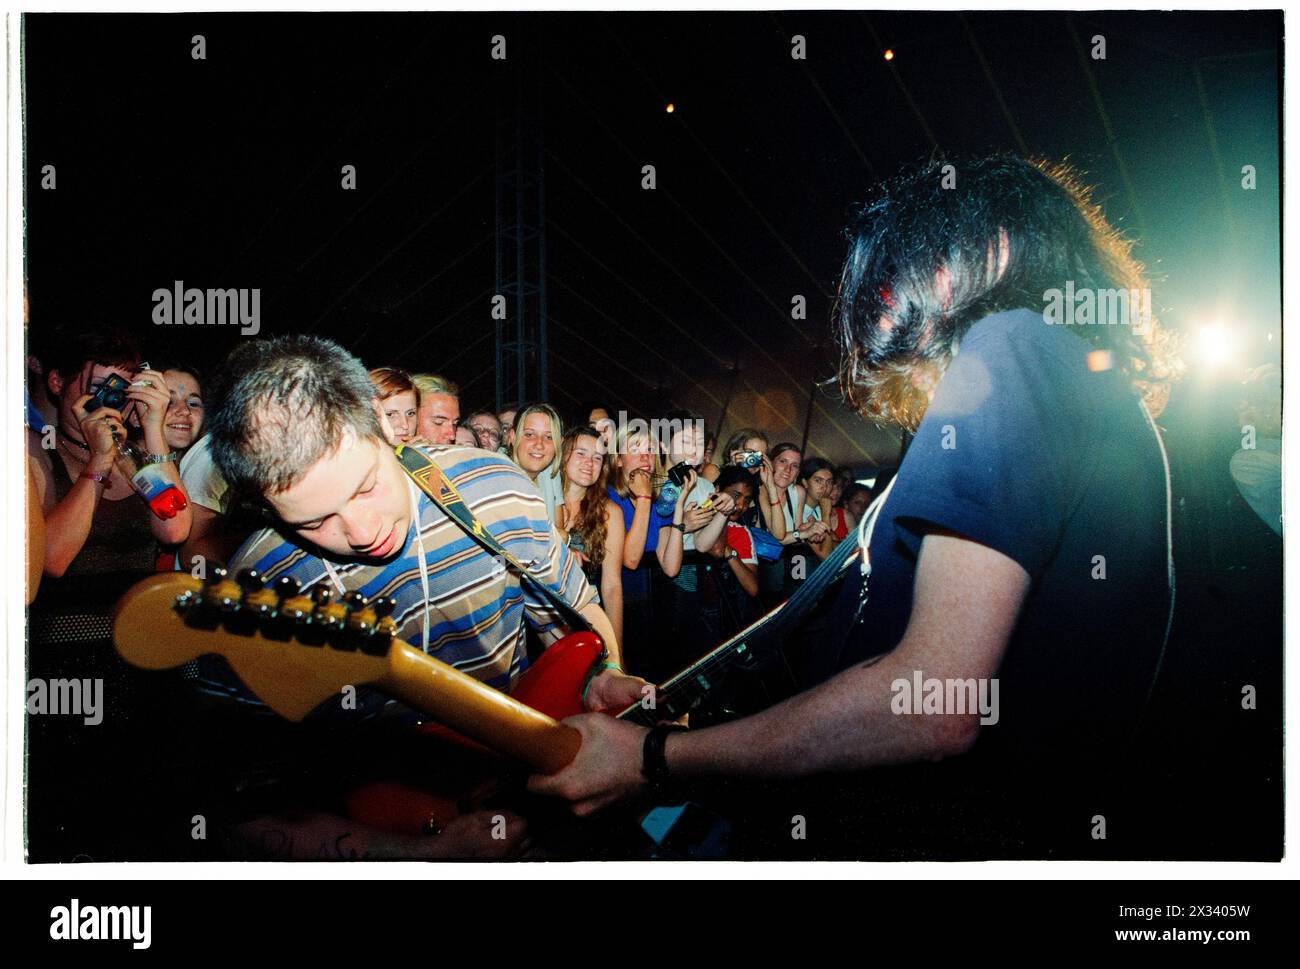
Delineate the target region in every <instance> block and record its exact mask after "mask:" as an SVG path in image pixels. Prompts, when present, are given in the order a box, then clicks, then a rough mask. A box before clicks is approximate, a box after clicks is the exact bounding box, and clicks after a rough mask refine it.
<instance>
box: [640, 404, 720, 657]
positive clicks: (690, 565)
mask: <svg viewBox="0 0 1300 969" xmlns="http://www.w3.org/2000/svg"><path fill="white" fill-rule="evenodd" d="M703 427H704V421H703V420H702V419H701V418H700V417H699V416H698V415H696V414H694V413H692V412H690V411H686V410H673V411H669V412H668V413H667V414H665V415H664V418H663V421H662V423H661V428H662V430H661V432H660V443H661V448H662V451H663V453H664V454H665V455H666V459H665V463H666V464H667V466H668V467H669V468H672V467H675V466H678V465H683V464H684V465H687V466H688V467H690V468H691V469H693V470H697V471H698V469H699V468H700V466H701V465H702V464H703V463H704V435H703V433H702V431H703ZM661 490H662V489H661ZM706 503H707V507H706ZM658 504H659V506H660V510H661V511H662V510H663V504H664V503H663V502H659V503H658ZM685 508H686V516H685V518H686V532H685V534H684V535H683V537H682V567H681V570H680V571H679V572H678V573H677V575H676V576H675V577H674V578H673V579H672V581H671V584H670V585H668V586H666V587H665V591H666V592H667V593H668V597H667V598H666V599H661V600H659V601H658V602H657V603H656V608H658V609H659V610H660V612H661V613H662V618H663V620H664V621H665V622H666V623H668V629H669V634H668V637H667V640H666V644H665V645H666V649H667V652H666V653H665V657H664V658H665V661H666V662H668V663H669V664H670V665H671V666H672V667H673V669H671V670H670V674H671V673H675V672H677V670H678V669H681V668H683V667H685V666H687V665H689V664H690V663H692V662H694V661H695V660H696V659H698V658H699V657H701V656H703V655H704V654H705V653H707V652H709V650H711V649H713V648H714V647H715V646H717V645H718V643H719V642H720V641H721V640H720V638H719V628H720V627H719V623H718V622H717V617H716V613H717V608H718V607H717V601H716V596H714V595H713V589H712V587H711V583H710V581H709V580H708V577H707V573H708V570H710V569H715V568H716V567H717V563H716V562H715V561H713V559H712V558H711V557H710V556H709V555H707V554H706V553H707V551H708V549H710V548H711V547H712V546H713V545H714V544H715V543H716V542H717V540H718V538H719V537H721V536H722V535H723V534H724V533H725V530H726V525H727V520H726V517H725V516H726V513H727V512H729V511H731V510H732V502H731V496H730V495H725V494H721V493H715V489H714V486H713V485H712V484H711V483H710V482H709V481H707V480H705V479H704V478H703V477H698V478H697V479H696V481H695V486H694V488H692V489H690V490H687V491H686V504H685Z"/></svg>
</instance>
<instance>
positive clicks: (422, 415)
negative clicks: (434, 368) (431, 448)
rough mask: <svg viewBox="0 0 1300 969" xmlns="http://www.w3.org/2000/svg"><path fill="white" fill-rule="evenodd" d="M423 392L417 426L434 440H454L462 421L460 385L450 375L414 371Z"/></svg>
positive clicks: (417, 413)
mask: <svg viewBox="0 0 1300 969" xmlns="http://www.w3.org/2000/svg"><path fill="white" fill-rule="evenodd" d="M411 383H413V384H415V389H416V390H417V391H419V393H420V403H419V408H418V410H417V411H416V416H415V426H416V428H417V429H418V430H419V434H420V437H422V438H424V439H425V440H426V441H428V442H429V443H430V444H451V443H452V442H453V441H455V440H456V426H457V425H458V424H459V423H460V388H458V387H457V386H456V385H455V384H454V383H452V382H451V381H450V380H448V379H447V378H446V377H439V376H436V375H435V374H430V373H416V374H411Z"/></svg>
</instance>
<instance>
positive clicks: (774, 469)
mask: <svg viewBox="0 0 1300 969" xmlns="http://www.w3.org/2000/svg"><path fill="white" fill-rule="evenodd" d="M57 342H58V345H59V347H60V355H59V356H50V357H48V358H47V359H45V360H38V359H37V358H35V357H32V358H30V359H29V365H30V366H31V367H32V369H33V372H34V373H33V375H34V377H36V378H38V379H34V380H33V381H32V391H31V392H30V397H31V406H30V407H29V416H28V425H29V430H30V434H29V445H30V447H29V459H30V462H31V470H32V474H33V478H34V481H35V485H36V492H35V493H36V496H37V500H38V502H39V505H40V510H41V512H42V513H43V517H44V524H45V529H44V534H45V536H46V537H45V550H44V574H45V576H46V578H45V580H44V581H45V582H46V584H47V593H46V595H44V596H42V597H41V600H40V601H39V602H38V603H37V604H36V608H35V614H36V615H37V616H41V615H43V614H45V613H46V609H45V605H46V602H47V600H48V601H52V600H53V599H54V598H55V596H54V595H53V594H52V591H51V590H52V589H53V588H55V587H59V588H62V587H64V586H66V584H67V581H68V580H75V579H76V578H77V577H79V576H89V575H94V576H97V578H96V579H95V581H94V582H93V583H92V584H93V587H94V590H95V592H94V596H93V601H92V600H88V599H87V597H86V596H85V595H78V596H76V599H77V601H78V602H79V603H80V605H79V606H78V609H79V610H80V611H79V613H78V614H82V613H86V612H97V613H99V614H100V615H107V610H108V608H109V607H110V606H111V604H112V601H113V599H114V597H115V596H116V595H118V594H120V592H121V591H122V589H123V588H124V587H125V585H126V584H129V581H130V580H131V579H132V578H133V577H138V576H139V574H140V573H142V572H143V571H144V570H145V569H147V568H156V569H182V570H186V571H190V570H192V569H194V568H195V565H196V563H198V562H200V561H202V562H204V563H205V564H210V565H216V564H220V563H225V562H226V561H228V560H229V559H230V557H231V556H232V555H233V553H234V552H235V550H236V549H237V548H238V547H239V545H240V544H241V543H242V542H243V541H244V540H245V539H247V538H248V537H249V536H250V535H251V534H252V533H253V531H254V530H256V529H257V528H260V527H261V526H262V525H263V524H265V522H264V521H263V520H262V519H261V518H260V516H259V515H258V514H257V509H256V508H255V507H251V506H250V503H249V502H247V501H245V502H240V501H239V500H238V496H237V495H235V494H234V493H232V491H231V489H230V488H229V487H228V486H227V483H226V481H225V480H224V479H223V477H222V475H221V473H220V471H219V470H218V468H217V466H216V464H215V463H214V461H213V459H212V454H211V451H210V448H209V441H208V438H207V435H206V431H207V430H208V427H207V425H206V423H205V413H206V412H207V411H208V410H210V409H211V408H212V407H213V405H214V403H215V402H214V401H213V399H212V397H211V392H210V389H209V388H207V387H206V386H205V383H206V381H205V379H204V375H203V373H202V372H201V371H200V370H199V369H198V368H195V367H193V366H190V365H187V364H182V363H179V362H176V363H172V362H168V363H165V364H161V365H158V366H150V365H149V364H148V363H146V362H144V360H145V356H148V354H145V355H142V353H141V351H140V349H139V348H138V347H137V346H136V345H135V344H134V342H133V341H132V339H131V337H130V336H128V335H126V334H124V333H121V332H117V331H113V330H90V331H83V332H80V333H67V334H61V335H60V338H59V340H58V341H57ZM113 375H116V376H118V377H120V378H122V379H123V380H124V381H126V382H127V383H128V384H129V385H130V387H129V388H128V389H127V390H126V403H125V404H123V405H122V406H121V407H120V408H113V407H106V406H105V407H97V408H95V409H93V410H87V405H88V404H90V402H91V401H92V400H94V399H95V396H96V394H97V393H98V392H99V391H100V389H101V387H103V386H104V382H105V381H106V380H108V379H109V378H110V377H111V376H113ZM369 375H370V379H371V382H372V384H373V387H374V394H375V400H376V401H377V402H378V403H377V410H378V413H379V416H380V418H381V420H382V421H383V422H384V424H385V426H386V428H387V430H389V431H390V432H391V435H392V440H393V442H394V443H400V444H409V443H413V442H414V443H417V444H429V445H437V446H443V447H449V448H451V447H469V448H478V449H482V450H485V451H489V452H493V453H499V454H503V455H505V456H507V457H508V458H509V459H510V460H511V461H513V462H514V463H515V464H516V465H517V466H518V467H519V469H520V470H522V471H523V473H524V474H525V475H526V476H527V478H528V480H529V481H530V482H531V483H532V484H533V485H534V486H535V487H536V489H537V492H538V493H539V494H540V496H541V497H542V500H543V501H544V502H545V505H546V512H547V516H548V518H549V520H550V522H551V523H552V524H553V525H554V526H555V528H556V530H557V532H558V534H559V536H560V538H561V540H562V541H563V542H564V543H565V544H566V545H567V547H568V548H569V549H570V550H571V551H572V553H573V554H574V555H575V556H576V557H577V559H578V561H579V562H580V564H581V567H582V570H583V572H584V573H585V575H586V577H587V580H588V581H589V582H590V584H591V585H592V587H593V588H594V589H596V590H597V594H598V597H599V602H600V603H601V605H602V607H603V609H604V611H605V613H606V614H607V615H608V617H609V620H610V623H611V625H612V627H613V630H614V634H615V636H616V637H617V639H618V640H619V642H620V643H622V644H623V646H624V655H625V657H626V659H627V665H628V669H629V671H632V672H636V673H638V674H639V675H644V676H647V677H649V678H652V679H658V678H662V677H665V676H668V675H671V674H672V673H674V672H676V671H677V670H678V669H680V668H681V667H683V666H685V665H688V664H689V663H690V662H691V661H692V660H693V659H694V658H696V657H698V656H700V655H702V654H703V653H705V652H707V651H708V650H709V649H710V648H712V647H713V646H716V645H717V644H718V643H720V642H722V641H723V640H725V639H726V638H727V637H728V636H730V635H732V634H733V633H735V632H737V631H738V630H740V629H741V628H743V627H744V626H746V625H748V624H749V623H750V622H752V621H753V620H754V619H755V618H757V617H758V616H759V615H760V614H761V613H762V611H764V610H765V609H766V608H770V607H771V606H774V605H775V604H777V603H778V602H781V601H783V600H784V599H786V598H787V597H788V596H789V594H790V593H791V591H792V590H793V588H794V587H795V586H797V584H798V583H799V582H800V581H801V580H802V579H803V578H804V577H805V576H806V575H807V574H808V572H810V571H811V570H812V569H813V568H814V567H815V566H816V563H817V562H818V561H820V560H821V559H822V558H824V557H825V556H826V555H827V554H828V553H829V552H830V550H831V549H833V548H834V547H835V545H836V544H837V543H839V542H840V541H842V540H844V539H845V538H846V537H847V536H848V534H849V532H850V531H851V530H852V529H853V528H854V527H855V525H856V523H857V521H858V520H859V518H860V517H861V515H862V513H863V510H864V508H865V506H866V504H867V500H868V497H869V489H868V488H867V487H866V486H865V485H863V484H860V483H858V482H856V481H855V480H854V474H853V471H852V469H850V468H845V467H836V466H835V465H833V464H832V463H831V462H829V461H827V460H826V459H824V458H821V457H816V456H812V455H809V456H805V455H804V454H803V451H802V448H801V446H800V445H799V444H795V443H790V442H779V443H777V444H775V445H773V444H772V443H771V438H770V436H769V435H768V434H767V433H766V432H764V431H763V430H761V429H758V428H740V429H738V430H736V431H735V432H734V433H732V434H731V436H730V437H729V438H728V440H727V441H726V445H725V447H724V448H723V449H722V451H721V452H718V451H717V448H716V443H717V442H716V435H715V434H714V433H712V432H711V431H710V430H709V429H708V428H707V427H706V424H705V421H704V420H703V419H702V418H701V417H700V416H699V415H698V414H695V413H692V412H689V411H686V410H673V411H669V412H668V413H665V414H663V415H662V416H660V417H656V418H650V419H647V418H635V417H632V418H629V416H628V414H627V412H626V410H625V409H621V408H616V407H615V406H614V405H613V404H609V403H590V404H584V405H583V406H581V407H580V408H579V409H578V410H577V411H575V412H573V413H571V414H567V415H561V413H560V410H559V408H557V407H556V406H554V405H552V404H549V403H546V402H534V403H523V404H510V405H508V406H506V407H505V408H503V409H500V410H497V409H495V408H491V407H483V408H479V409H475V410H469V411H468V413H467V414H465V416H463V417H462V412H463V411H464V410H468V408H462V406H461V400H460V395H459V389H458V387H457V385H456V384H455V383H453V382H452V381H451V380H449V379H448V378H446V377H444V376H440V375H433V374H423V373H413V372H409V371H408V370H406V369H403V368H401V367H400V366H379V367H375V368H372V369H370V370H369ZM133 438H135V439H140V440H141V441H142V442H143V444H144V447H145V449H146V450H147V451H148V452H149V453H150V454H151V455H153V456H154V457H151V458H150V460H155V461H156V462H157V464H158V467H159V468H160V469H161V470H162V471H163V473H164V474H165V475H167V476H168V478H169V480H170V481H171V482H172V483H173V484H174V485H175V486H176V487H177V488H178V489H179V490H180V491H181V492H182V494H183V495H184V496H185V499H186V500H185V506H186V507H185V508H184V509H183V510H181V511H179V512H178V513H177V514H175V515H174V516H173V517H171V518H167V519H163V518H160V517H158V516H157V515H155V514H153V513H151V511H150V509H149V508H148V507H147V505H146V504H145V503H143V502H141V501H140V500H138V499H137V498H136V497H135V495H134V493H133V489H132V486H131V483H130V481H129V480H128V479H127V477H126V475H125V474H124V472H123V471H122V468H121V463H120V461H119V460H118V459H117V448H118V446H119V444H120V443H121V442H123V441H126V440H128V439H133ZM51 445H53V446H51ZM670 472H671V473H670ZM105 574H107V575H108V579H107V581H106V580H105V579H104V576H105ZM59 598H61V599H63V600H65V601H66V600H67V599H68V598H69V597H68V596H60V597H59ZM65 625H66V623H65ZM41 628H44V625H42V626H41ZM101 631H102V630H101ZM54 635H57V631H55V632H54Z"/></svg>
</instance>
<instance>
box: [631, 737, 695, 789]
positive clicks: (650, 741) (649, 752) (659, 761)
mask: <svg viewBox="0 0 1300 969" xmlns="http://www.w3.org/2000/svg"><path fill="white" fill-rule="evenodd" d="M685 729H686V728H685V727H679V726H676V725H674V724H666V723H661V724H658V725H657V726H654V727H651V728H650V732H649V733H648V734H646V735H645V743H644V744H642V746H641V773H642V774H644V775H645V777H646V780H648V781H649V782H650V783H651V784H662V783H663V782H664V781H666V780H668V758H667V757H665V756H664V747H665V746H666V745H667V743H668V735H669V734H671V733H676V732H677V731H679V730H685Z"/></svg>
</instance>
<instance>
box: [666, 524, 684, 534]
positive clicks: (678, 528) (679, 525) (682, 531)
mask: <svg viewBox="0 0 1300 969" xmlns="http://www.w3.org/2000/svg"><path fill="white" fill-rule="evenodd" d="M670 527H672V528H675V529H677V530H678V531H679V532H681V533H682V534H683V535H685V534H686V522H673V523H672V525H671V526H670Z"/></svg>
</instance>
